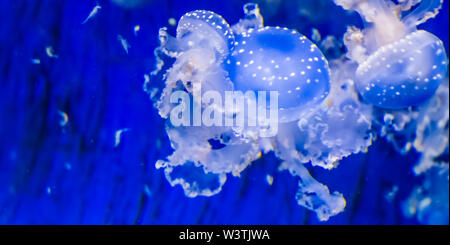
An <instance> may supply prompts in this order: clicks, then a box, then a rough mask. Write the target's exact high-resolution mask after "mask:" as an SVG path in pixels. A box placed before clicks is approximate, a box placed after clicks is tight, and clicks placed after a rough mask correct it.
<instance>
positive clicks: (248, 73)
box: [226, 27, 330, 122]
mask: <svg viewBox="0 0 450 245" xmlns="http://www.w3.org/2000/svg"><path fill="white" fill-rule="evenodd" d="M226 63H227V64H228V65H227V70H228V71H229V73H230V79H231V80H232V81H233V84H234V86H235V89H236V90H242V91H247V90H251V91H278V93H279V101H278V104H279V108H280V111H279V115H280V118H279V121H280V122H290V121H294V120H297V119H299V118H300V117H301V111H303V110H304V109H306V108H309V107H310V106H311V105H315V104H319V103H320V102H321V101H323V100H324V98H325V97H326V96H327V94H328V92H329V79H330V70H329V67H328V62H327V60H326V59H325V57H324V55H323V54H322V53H321V51H320V50H319V49H318V48H317V46H316V45H315V44H314V43H312V42H311V41H310V40H308V39H307V38H306V37H305V36H303V35H301V34H300V33H298V32H297V31H295V30H289V29H287V28H280V27H264V28H260V29H249V30H248V31H247V32H244V33H242V34H241V35H237V37H236V44H235V48H234V52H233V54H232V55H231V57H230V58H229V59H228V60H227V62H226Z"/></svg>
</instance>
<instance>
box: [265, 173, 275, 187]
mask: <svg viewBox="0 0 450 245" xmlns="http://www.w3.org/2000/svg"><path fill="white" fill-rule="evenodd" d="M266 181H267V184H269V185H272V184H273V177H272V175H269V174H268V175H266Z"/></svg>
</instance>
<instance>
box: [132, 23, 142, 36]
mask: <svg viewBox="0 0 450 245" xmlns="http://www.w3.org/2000/svg"><path fill="white" fill-rule="evenodd" d="M140 30H141V26H140V25H135V26H134V28H133V31H134V35H135V36H137V34H138V32H139V31H140Z"/></svg>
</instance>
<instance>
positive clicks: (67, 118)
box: [58, 110, 69, 127]
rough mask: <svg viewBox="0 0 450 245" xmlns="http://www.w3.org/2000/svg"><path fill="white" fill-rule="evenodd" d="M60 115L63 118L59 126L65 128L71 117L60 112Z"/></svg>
mask: <svg viewBox="0 0 450 245" xmlns="http://www.w3.org/2000/svg"><path fill="white" fill-rule="evenodd" d="M58 113H59V115H60V116H61V120H60V121H59V126H61V127H64V126H66V125H67V123H68V122H69V116H68V115H67V113H65V112H63V111H60V110H58Z"/></svg>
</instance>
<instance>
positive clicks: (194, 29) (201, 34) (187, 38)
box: [177, 10, 234, 61]
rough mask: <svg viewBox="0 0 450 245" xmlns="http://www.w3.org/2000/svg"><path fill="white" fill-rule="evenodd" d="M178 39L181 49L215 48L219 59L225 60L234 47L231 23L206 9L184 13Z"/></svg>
mask: <svg viewBox="0 0 450 245" xmlns="http://www.w3.org/2000/svg"><path fill="white" fill-rule="evenodd" d="M177 39H178V40H179V41H178V42H177V43H178V45H179V46H180V47H179V48H180V49H181V50H188V49H193V48H201V49H208V48H213V49H214V50H215V57H216V60H218V61H223V59H224V58H225V57H227V56H228V54H230V52H232V50H233V48H234V35H233V31H232V30H231V27H230V25H229V24H228V23H227V22H226V21H225V19H223V18H222V16H220V15H218V14H216V13H214V12H211V11H206V10H195V11H191V12H188V13H186V14H185V15H183V16H182V17H181V19H180V21H179V22H178V25H177Z"/></svg>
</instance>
